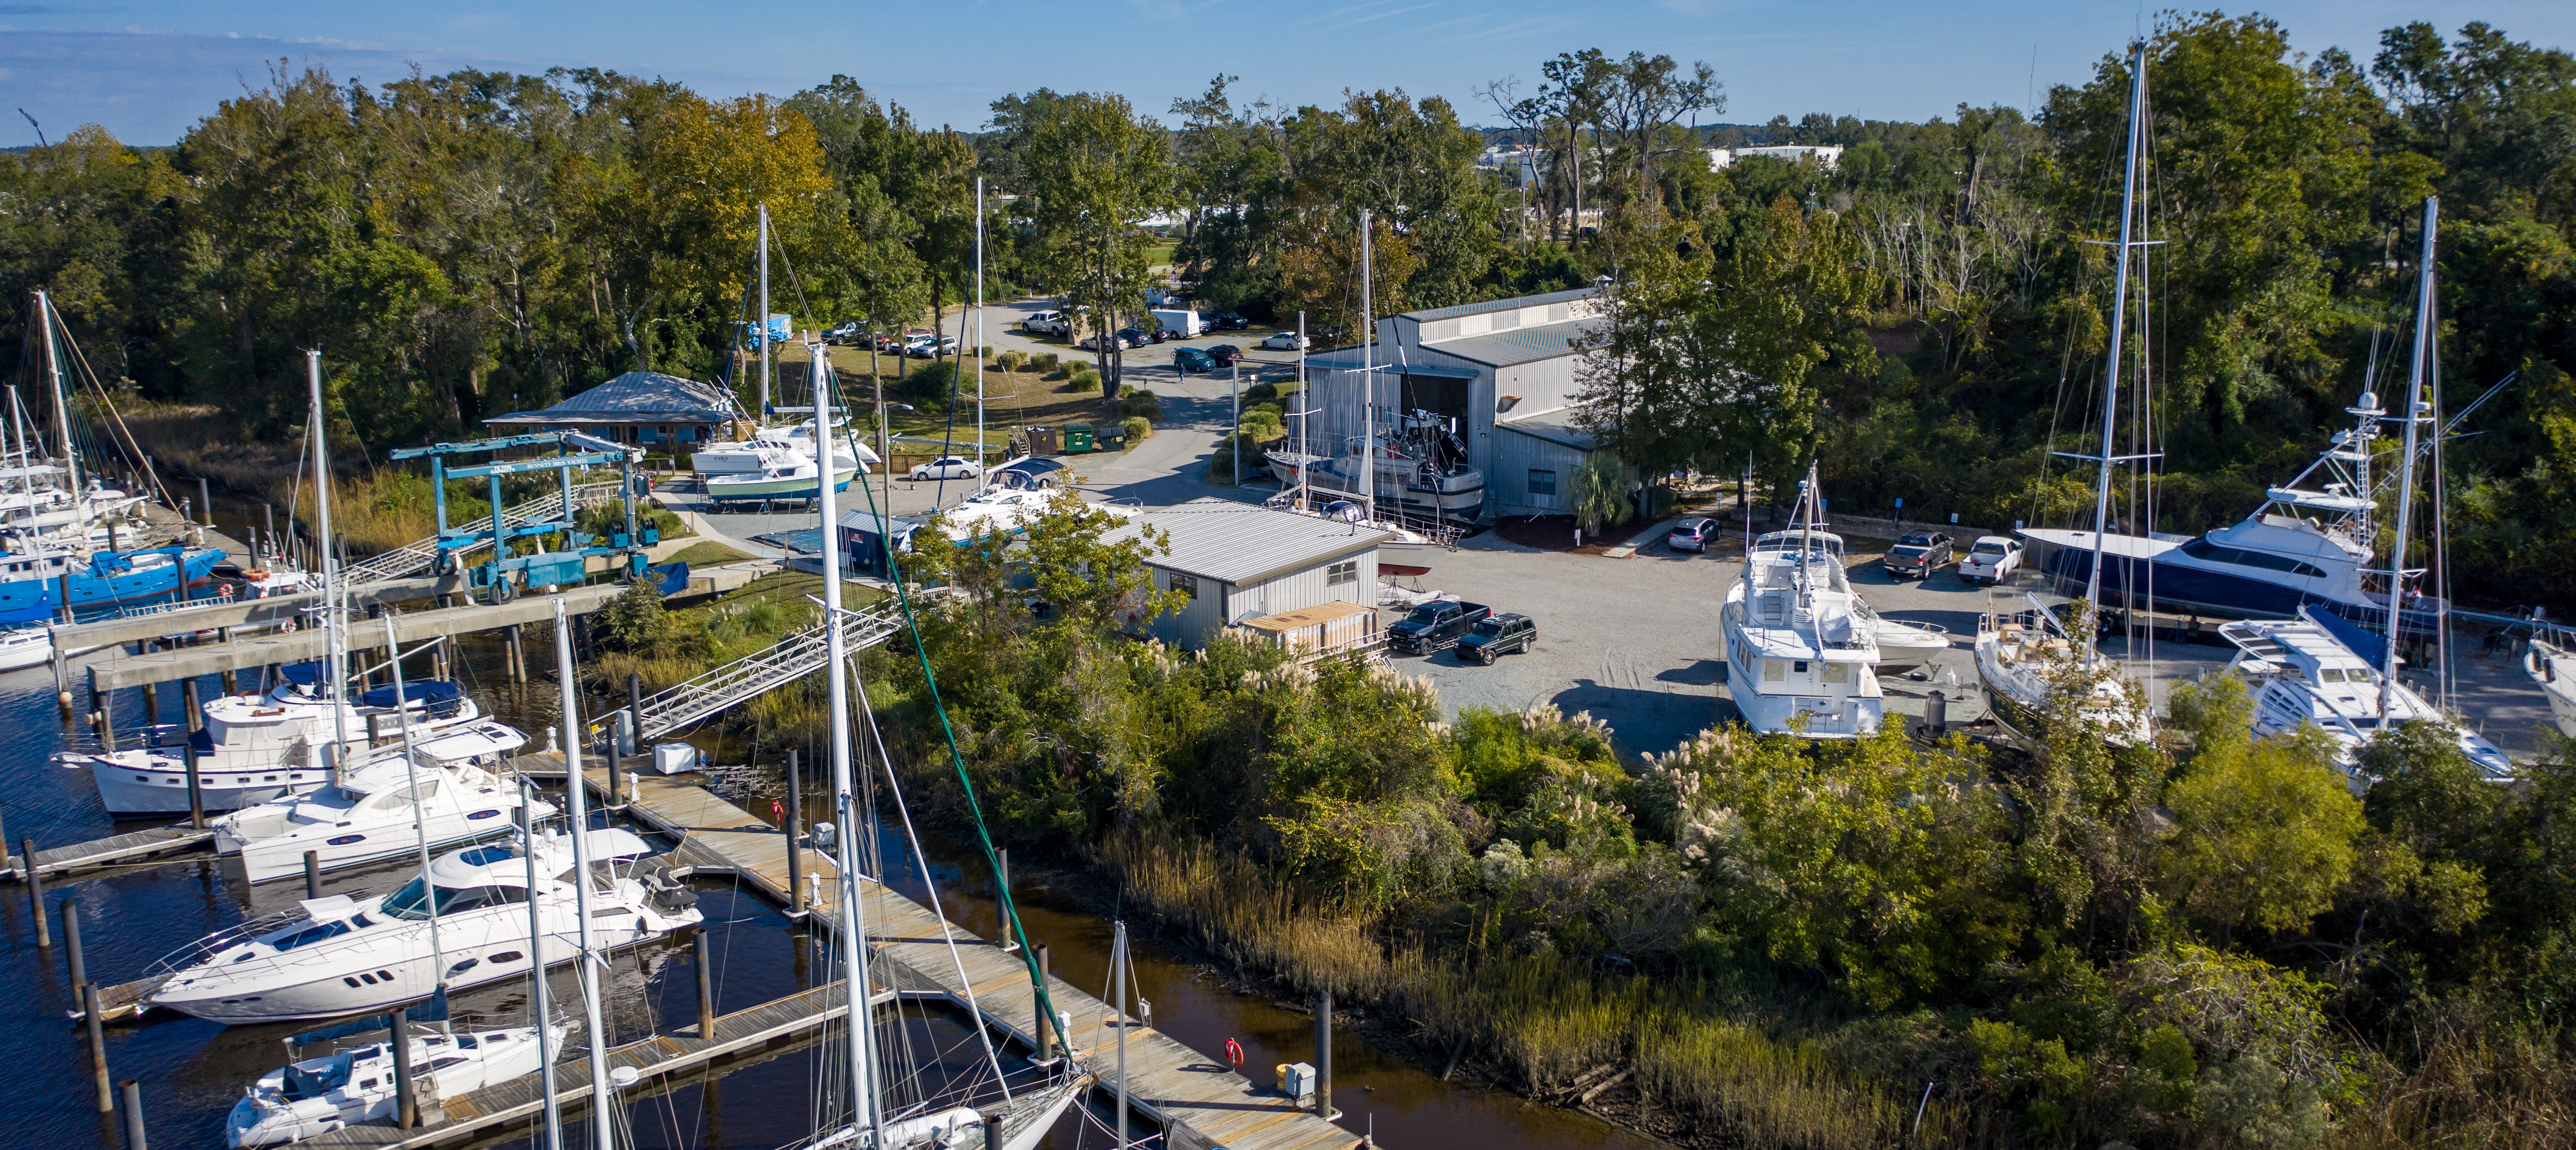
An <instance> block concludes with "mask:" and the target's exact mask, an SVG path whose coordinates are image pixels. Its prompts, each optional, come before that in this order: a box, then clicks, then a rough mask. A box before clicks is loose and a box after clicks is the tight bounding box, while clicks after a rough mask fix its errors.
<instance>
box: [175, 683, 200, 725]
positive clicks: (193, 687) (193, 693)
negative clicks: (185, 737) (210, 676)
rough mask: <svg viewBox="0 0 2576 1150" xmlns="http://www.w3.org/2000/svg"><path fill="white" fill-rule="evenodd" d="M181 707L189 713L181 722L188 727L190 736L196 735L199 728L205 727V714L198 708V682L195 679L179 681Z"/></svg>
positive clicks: (183, 716) (182, 717)
mask: <svg viewBox="0 0 2576 1150" xmlns="http://www.w3.org/2000/svg"><path fill="white" fill-rule="evenodd" d="M179 706H180V708H181V709H182V710H184V711H185V712H187V713H186V714H184V715H182V716H181V717H180V718H181V721H182V722H183V723H185V724H186V725H187V728H188V733H189V734H192V735H193V734H196V733H197V731H198V729H199V728H201V727H203V726H205V723H206V716H205V712H204V711H203V710H201V709H199V708H198V706H197V681H196V680H195V679H181V680H179Z"/></svg>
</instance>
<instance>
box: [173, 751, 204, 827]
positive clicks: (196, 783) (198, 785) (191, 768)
mask: <svg viewBox="0 0 2576 1150" xmlns="http://www.w3.org/2000/svg"><path fill="white" fill-rule="evenodd" d="M179 756H180V758H181V760H182V761H184V762H185V763H186V764H187V766H188V825H189V826H192V827H195V828H197V829H198V830H204V829H206V790H205V784H204V782H203V780H201V779H200V778H199V777H198V775H197V744H196V743H195V742H194V741H189V742H184V743H181V744H179Z"/></svg>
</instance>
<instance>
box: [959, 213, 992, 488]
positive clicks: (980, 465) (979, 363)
mask: <svg viewBox="0 0 2576 1150" xmlns="http://www.w3.org/2000/svg"><path fill="white" fill-rule="evenodd" d="M951 446H952V447H953V446H954V445H951ZM983 469H984V177H982V176H977V177H975V470H977V471H982V470H983ZM976 478H977V479H979V480H980V479H982V478H983V477H982V476H980V475H979V476H977V477H976Z"/></svg>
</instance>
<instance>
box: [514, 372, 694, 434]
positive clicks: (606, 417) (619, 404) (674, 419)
mask: <svg viewBox="0 0 2576 1150" xmlns="http://www.w3.org/2000/svg"><path fill="white" fill-rule="evenodd" d="M731 418H733V402H732V400H731V398H730V397H728V396H727V395H726V394H725V393H724V389H723V388H721V387H718V386H717V385H715V384H712V383H700V382H698V381H696V380H694V379H682V378H680V377H679V376H676V375H664V374H662V373H661V372H658V371H630V372H627V373H626V374H624V375H621V376H618V377H617V378H615V379H612V380H609V381H608V382H606V383H603V384H600V385H599V386H597V387H594V388H591V389H590V390H588V391H585V392H582V393H581V394H579V395H576V396H573V397H571V398H570V399H566V400H564V401H563V402H561V403H558V404H556V405H554V406H553V407H549V408H546V409H545V410H543V411H515V412H512V413H510V414H508V415H496V416H493V417H492V418H490V419H486V420H484V421H483V422H485V423H512V424H532V425H533V424H548V423H722V422H724V421H725V420H728V419H731Z"/></svg>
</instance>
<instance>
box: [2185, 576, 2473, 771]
mask: <svg viewBox="0 0 2576 1150" xmlns="http://www.w3.org/2000/svg"><path fill="white" fill-rule="evenodd" d="M2218 633H2219V634H2220V635H2221V636H2223V637H2225V638H2226V639H2227V641H2228V642H2230V643H2234V644H2236V650H2237V654H2236V658H2235V659H2234V660H2233V661H2231V662H2229V663H2228V664H2227V669H2228V670H2229V671H2231V672H2234V673H2235V674H2237V675H2239V676H2242V677H2243V678H2244V679H2245V680H2246V681H2247V683H2248V684H2249V685H2250V686H2252V687H2253V689H2254V733H2255V734H2257V735H2278V734H2286V733H2288V732H2291V731H2296V730H2298V729H2299V728H2300V727H2302V726H2314V727H2316V728H2317V729H2318V730H2321V731H2324V732H2325V733H2326V737H2327V738H2329V739H2332V740H2334V746H2335V766H2336V768H2338V769H2340V770H2341V771H2343V773H2344V774H2345V775H2347V776H2350V777H2351V779H2352V786H2353V790H2355V791H2359V790H2361V789H2363V788H2364V787H2366V786H2368V785H2369V784H2370V781H2371V780H2370V779H2369V778H2367V777H2366V776H2365V775H2364V774H2363V773H2362V771H2361V763H2360V751H2361V748H2362V747H2364V746H2366V745H2368V744H2369V742H2370V740H2371V738H2372V736H2375V735H2377V734H2378V733H2379V732H2381V731H2384V730H2388V729H2390V728H2393V727H2396V726H2400V725H2403V724H2406V723H2417V722H2433V723H2441V724H2443V725H2445V726H2447V727H2449V728H2450V730H2451V733H2452V735H2453V737H2454V738H2455V739H2456V740H2457V741H2458V743H2459V747H2460V753H2461V754H2463V755H2466V756H2468V760H2469V761H2470V762H2471V763H2474V764H2476V765H2477V768H2478V770H2479V771H2480V772H2481V773H2483V774H2484V775H2485V776H2486V778H2487V781H2489V782H2496V783H2507V782H2512V781H2513V780H2514V779H2515V778H2517V777H2519V774H2518V772H2517V771H2516V770H2515V769H2514V765H2513V760H2512V759H2510V758H2508V757H2506V755H2505V753H2504V752H2503V751H2500V750H2498V749H2496V746H2495V744H2493V743H2490V742H2488V741H2486V740H2485V739H2484V738H2481V737H2479V736H2478V735H2477V734H2475V733H2474V732H2471V731H2469V730H2468V729H2466V728H2464V727H2461V726H2459V725H2458V724H2456V723H2453V722H2451V721H2450V719H2448V718H2447V717H2445V716H2444V715H2443V714H2442V713H2441V711H2439V710H2438V709H2436V708H2435V707H2434V706H2433V704H2431V703H2429V702H2426V701H2425V699H2424V696H2422V695H2419V694H2416V693H2415V690H2414V689H2413V688H2411V687H2408V686H2407V685H2406V684H2405V683H2404V682H2403V681H2402V680H2401V681H2398V682H2393V683H2392V682H2387V681H2386V680H2384V679H2383V678H2381V676H2380V673H2379V672H2378V671H2377V670H2375V669H2373V668H2372V667H2371V665H2370V662H2369V661H2368V660H2366V659H2364V658H2362V656H2361V655H2360V654H2358V653H2356V652H2355V650H2354V647H2355V646H2356V645H2359V646H2362V647H2378V646H2380V645H2381V644H2383V643H2384V642H2385V640H2382V639H2381V638H2380V637H2379V636H2377V635H2374V634H2370V633H2368V632H2365V631H2362V630H2361V629H2360V628H2358V627H2356V626H2354V625H2353V624H2351V623H2347V622H2344V621H2343V620H2342V619H2341V618H2338V617H2335V616H2332V615H2328V614H2324V613H2321V612H2319V611H2318V610H2317V609H2316V608H2315V607H2309V608H2306V609H2305V610H2304V611H2303V612H2302V613H2301V616H2300V617H2299V618H2298V619H2295V620H2290V621H2279V620H2243V621H2239V622H2234V623H2228V624H2226V625H2224V626H2221V627H2220V628H2219V629H2218Z"/></svg>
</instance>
